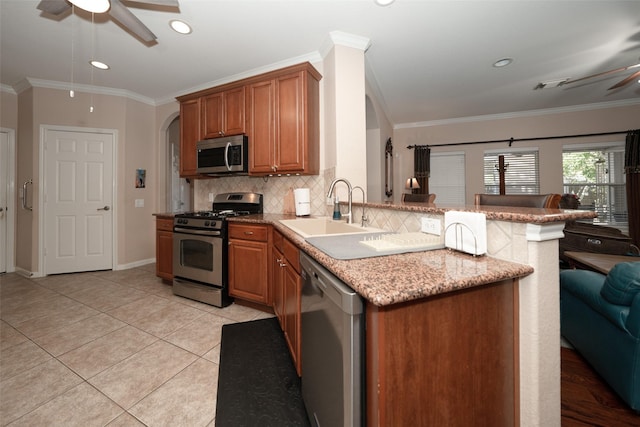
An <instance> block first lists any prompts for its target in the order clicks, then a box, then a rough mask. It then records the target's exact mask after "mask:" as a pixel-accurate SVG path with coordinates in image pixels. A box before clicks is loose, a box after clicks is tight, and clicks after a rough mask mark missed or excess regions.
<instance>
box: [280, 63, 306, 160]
mask: <svg viewBox="0 0 640 427" xmlns="http://www.w3.org/2000/svg"><path fill="white" fill-rule="evenodd" d="M304 75H305V73H304V72H298V73H293V74H288V75H285V76H281V77H278V78H277V79H276V135H277V144H276V148H275V153H274V154H275V160H274V162H275V165H276V167H277V168H278V172H303V170H304V160H305V159H304V156H305V147H304V144H305V139H304V135H305V134H304V127H305V114H304V113H305V110H304V109H305V105H304V104H305V98H304V90H303V83H304Z"/></svg>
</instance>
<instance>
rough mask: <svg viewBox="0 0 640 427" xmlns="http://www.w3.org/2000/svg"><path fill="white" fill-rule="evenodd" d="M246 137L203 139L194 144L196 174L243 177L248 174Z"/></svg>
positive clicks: (247, 144)
mask: <svg viewBox="0 0 640 427" xmlns="http://www.w3.org/2000/svg"><path fill="white" fill-rule="evenodd" d="M248 146H249V143H248V139H247V136H246V135H234V136H225V137H221V138H213V139H205V140H203V141H198V142H197V143H196V149H197V151H198V153H197V157H196V158H197V172H198V173H201V174H207V175H229V174H237V175H243V174H247V173H248V172H249V152H248V149H247V148H248Z"/></svg>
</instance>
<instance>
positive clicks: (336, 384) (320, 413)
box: [300, 252, 364, 427]
mask: <svg viewBox="0 0 640 427" xmlns="http://www.w3.org/2000/svg"><path fill="white" fill-rule="evenodd" d="M300 264H301V266H302V279H303V285H302V299H301V307H302V319H301V323H302V328H301V335H302V398H303V400H304V403H305V406H306V408H307V414H308V416H309V421H310V422H311V425H312V426H318V427H337V426H345V427H360V426H361V425H362V424H363V422H364V415H363V411H364V403H363V402H364V357H363V355H364V353H363V349H364V306H363V303H362V298H361V297H360V296H359V295H358V294H357V293H356V292H355V291H354V290H353V289H351V288H350V287H348V286H347V285H345V284H344V283H342V282H341V281H340V280H339V279H338V278H337V277H335V276H334V275H333V274H332V273H331V272H329V271H328V270H327V269H326V268H324V267H323V266H321V265H320V264H318V263H317V262H316V261H314V260H313V259H312V258H310V257H309V256H308V255H307V254H305V253H304V252H301V253H300Z"/></svg>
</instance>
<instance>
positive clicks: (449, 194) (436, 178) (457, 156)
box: [429, 153, 466, 205]
mask: <svg viewBox="0 0 640 427" xmlns="http://www.w3.org/2000/svg"><path fill="white" fill-rule="evenodd" d="M465 190H466V189H465V173H464V153H431V177H430V178H429V192H430V193H433V194H435V195H436V201H435V202H436V204H438V205H441V204H442V205H448V204H452V205H464V204H465Z"/></svg>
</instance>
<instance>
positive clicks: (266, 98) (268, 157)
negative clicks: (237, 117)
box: [247, 80, 276, 174]
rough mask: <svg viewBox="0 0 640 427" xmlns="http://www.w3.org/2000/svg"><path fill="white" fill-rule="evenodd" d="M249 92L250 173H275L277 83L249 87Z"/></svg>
mask: <svg viewBox="0 0 640 427" xmlns="http://www.w3.org/2000/svg"><path fill="white" fill-rule="evenodd" d="M248 92H249V93H248V95H247V97H248V107H247V111H248V114H249V123H248V129H247V133H248V135H249V173H256V174H265V173H274V172H276V169H275V165H274V163H273V162H274V154H273V152H274V148H275V147H274V146H275V141H276V135H275V111H274V108H275V81H274V80H267V81H264V82H259V83H255V84H252V85H249V87H248Z"/></svg>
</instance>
